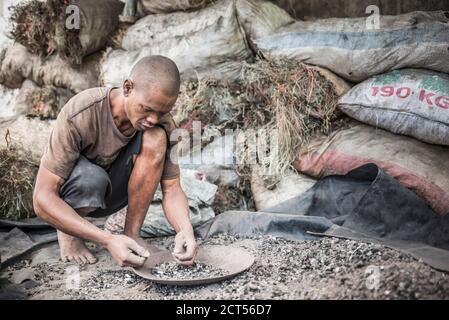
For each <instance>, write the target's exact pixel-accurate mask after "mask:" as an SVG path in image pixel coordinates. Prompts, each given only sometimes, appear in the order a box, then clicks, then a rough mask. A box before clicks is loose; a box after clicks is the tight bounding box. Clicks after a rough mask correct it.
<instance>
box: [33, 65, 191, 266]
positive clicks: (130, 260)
mask: <svg viewBox="0 0 449 320" xmlns="http://www.w3.org/2000/svg"><path fill="white" fill-rule="evenodd" d="M179 87H180V76H179V71H178V68H177V67H176V65H175V63H174V62H173V61H172V60H170V59H168V58H165V57H162V56H150V57H145V58H143V59H142V60H140V61H139V62H138V63H137V64H136V65H135V66H134V67H133V69H132V71H131V74H130V77H129V78H128V79H127V80H125V81H124V83H123V85H122V88H94V89H89V90H86V91H84V92H81V93H80V94H78V95H76V96H75V97H74V98H72V99H71V100H70V101H69V102H68V103H67V105H65V106H64V108H63V109H62V110H61V112H60V114H59V115H58V118H57V120H56V123H55V126H54V128H53V131H52V134H51V136H50V139H49V143H48V146H47V148H46V151H45V153H44V155H43V157H42V159H41V165H40V168H39V172H38V175H37V178H36V184H35V189H34V196H33V201H34V210H35V211H36V214H37V215H38V216H39V217H41V218H42V219H44V220H45V221H47V222H48V223H49V224H51V225H52V226H54V227H55V228H56V229H58V241H59V247H60V251H61V258H62V259H63V261H71V262H78V263H80V264H84V263H95V262H96V258H95V257H94V256H93V254H92V253H91V252H90V251H89V250H88V249H87V247H86V246H85V244H84V241H83V240H87V241H91V242H94V243H96V244H98V245H100V246H103V247H105V248H106V249H107V250H108V251H109V252H110V254H111V255H112V257H113V258H114V259H115V260H116V261H117V263H118V264H119V265H121V266H133V267H138V266H141V265H143V263H144V262H145V260H146V258H148V257H149V255H150V251H151V250H150V247H149V246H148V245H147V244H146V243H145V241H144V240H143V239H141V238H140V236H139V233H140V229H141V227H142V224H143V221H144V219H145V215H146V213H147V211H148V208H149V205H150V202H151V201H152V199H153V195H154V193H155V191H156V189H157V187H158V185H159V183H161V188H162V192H163V208H164V212H165V215H166V217H167V219H168V221H169V222H170V224H171V225H172V226H173V228H174V229H175V230H176V232H177V235H176V237H175V250H174V254H173V255H174V257H175V259H177V261H178V262H179V263H181V264H185V265H190V264H193V262H194V259H195V254H196V249H197V246H196V242H195V238H194V234H193V228H192V225H191V222H190V219H189V209H188V202H187V197H186V195H185V193H184V192H183V191H182V189H181V186H180V178H179V167H178V165H177V164H176V161H174V159H171V158H170V155H171V154H175V153H176V152H172V149H174V148H175V147H176V146H175V145H172V144H170V141H169V139H168V136H169V134H170V132H171V131H172V130H173V129H174V128H175V124H174V122H173V119H172V118H171V116H170V114H169V112H170V111H171V109H172V107H173V105H174V104H175V102H176V99H177V96H178V93H179ZM173 151H175V150H173ZM126 205H128V209H127V210H128V211H127V216H126V222H125V229H124V235H112V234H110V233H108V232H106V231H104V230H101V229H99V228H97V227H96V226H95V225H93V224H92V223H90V222H89V221H87V220H86V219H84V217H86V216H87V215H89V214H90V215H92V216H106V215H110V214H112V213H114V212H116V211H118V210H120V209H121V208H123V207H125V206H126Z"/></svg>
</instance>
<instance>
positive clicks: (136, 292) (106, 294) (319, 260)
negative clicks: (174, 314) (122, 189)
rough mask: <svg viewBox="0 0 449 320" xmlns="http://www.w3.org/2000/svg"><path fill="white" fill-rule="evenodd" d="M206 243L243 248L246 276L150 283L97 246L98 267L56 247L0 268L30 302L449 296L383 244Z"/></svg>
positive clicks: (441, 280)
mask: <svg viewBox="0 0 449 320" xmlns="http://www.w3.org/2000/svg"><path fill="white" fill-rule="evenodd" d="M151 243H152V244H155V245H158V246H159V247H161V248H165V249H169V250H172V249H173V237H169V238H161V239H153V240H151ZM203 243H204V244H216V245H232V246H237V247H241V248H244V249H246V250H248V251H249V252H251V253H252V254H253V255H254V256H255V258H256V261H255V263H254V265H253V266H252V267H251V268H250V269H249V270H248V271H246V272H244V273H242V274H240V275H238V276H236V277H235V278H233V279H230V280H226V281H223V282H220V283H216V284H211V285H206V286H197V287H176V286H167V285H158V284H155V283H152V282H150V281H148V280H146V279H143V278H141V277H139V276H137V275H135V274H134V272H133V271H132V270H131V269H122V268H120V267H118V266H117V265H116V264H115V263H114V261H113V260H112V258H111V257H110V256H109V254H108V253H107V252H106V251H105V250H104V249H99V248H97V247H95V246H93V245H90V248H91V249H93V251H94V253H95V255H96V256H97V257H98V260H99V261H98V262H97V264H94V265H85V266H80V267H78V266H76V265H70V264H65V263H62V262H61V261H59V259H58V254H59V250H58V247H57V245H56V244H53V245H51V246H49V247H46V248H44V249H41V250H40V251H39V252H36V253H35V254H33V256H32V257H30V259H29V260H26V261H22V262H20V263H18V264H16V265H13V266H11V267H9V268H7V269H6V270H3V273H2V277H3V278H5V277H7V278H8V279H9V280H10V281H12V280H15V281H16V282H18V281H21V280H22V278H31V279H32V280H28V281H24V282H23V284H22V286H25V287H27V288H28V289H26V294H27V295H28V299H448V298H449V281H448V280H449V275H448V274H447V273H441V272H438V271H436V270H433V269H432V268H430V267H429V266H427V265H425V264H423V263H422V262H420V261H417V260H415V259H414V258H412V257H409V256H407V255H405V254H402V253H400V252H397V251H394V250H391V249H388V248H385V247H382V246H380V245H375V244H367V243H362V242H357V241H352V240H342V239H334V238H323V239H321V240H318V241H308V242H294V241H288V240H284V239H279V238H273V237H251V238H243V237H235V236H230V235H220V236H217V237H214V238H211V239H208V240H206V241H204V242H203ZM78 270H79V273H78ZM24 274H25V275H26V277H24V276H23V275H24ZM78 276H79V278H78ZM77 283H79V286H78V287H77V286H76V284H77Z"/></svg>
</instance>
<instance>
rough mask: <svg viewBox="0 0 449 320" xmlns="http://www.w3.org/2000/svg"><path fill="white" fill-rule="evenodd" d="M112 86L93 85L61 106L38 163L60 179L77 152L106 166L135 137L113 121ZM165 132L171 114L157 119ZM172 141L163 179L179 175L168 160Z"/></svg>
mask: <svg viewBox="0 0 449 320" xmlns="http://www.w3.org/2000/svg"><path fill="white" fill-rule="evenodd" d="M110 90H111V88H93V89H88V90H85V91H83V92H81V93H79V94H78V95H76V96H75V97H73V98H72V99H71V100H70V101H69V102H68V103H67V104H66V105H65V106H64V107H63V108H62V110H61V112H60V113H59V115H58V118H57V120H56V123H55V126H54V128H53V130H52V132H51V135H50V138H49V142H48V145H47V148H46V150H45V152H44V155H43V157H42V159H41V164H42V165H43V166H44V167H45V168H47V169H48V170H50V171H51V172H52V173H54V174H56V175H58V176H59V177H61V178H63V179H65V180H66V179H67V178H68V177H69V176H70V173H71V172H72V169H73V167H74V166H75V164H76V162H77V160H78V158H79V156H80V154H82V155H84V156H85V157H86V158H87V159H89V160H90V161H91V162H93V163H95V164H97V165H99V166H101V167H102V168H104V169H105V170H108V169H109V168H110V166H111V164H112V163H113V162H114V161H115V159H116V158H117V156H118V155H119V153H120V150H121V149H122V148H123V147H125V146H126V145H127V144H128V143H129V142H130V141H131V140H132V138H133V137H134V135H135V134H136V133H134V135H133V136H131V137H127V136H125V135H123V134H122V133H121V132H120V130H119V129H118V128H117V126H116V125H115V123H114V120H113V117H112V112H111V108H110V103H109V92H110ZM159 123H160V124H161V125H162V126H163V127H164V129H165V130H166V132H167V134H168V136H170V134H171V132H172V131H173V130H174V129H175V128H176V125H175V122H174V121H173V118H172V116H171V115H170V114H167V115H165V116H164V117H162V119H161V120H160V122H159ZM175 147H176V145H175V143H171V144H170V145H169V148H168V150H167V153H166V160H165V167H164V172H163V174H162V179H163V180H167V179H173V178H176V177H178V176H179V166H178V165H177V164H174V163H173V162H172V161H170V157H169V155H170V154H171V148H175Z"/></svg>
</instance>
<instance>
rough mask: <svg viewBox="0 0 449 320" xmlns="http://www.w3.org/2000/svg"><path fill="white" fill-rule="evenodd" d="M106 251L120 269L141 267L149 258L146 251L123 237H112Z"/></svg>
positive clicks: (131, 240)
mask: <svg viewBox="0 0 449 320" xmlns="http://www.w3.org/2000/svg"><path fill="white" fill-rule="evenodd" d="M106 249H108V251H109V252H110V253H111V255H112V257H113V258H114V259H115V261H117V263H118V264H119V266H121V267H141V266H143V264H144V263H145V260H146V259H147V258H148V257H149V256H150V253H149V252H148V250H146V249H145V248H143V247H142V246H140V245H139V244H138V243H137V242H136V241H134V240H133V239H131V238H129V237H127V236H123V235H112V236H111V238H110V240H109V241H108V243H107V245H106Z"/></svg>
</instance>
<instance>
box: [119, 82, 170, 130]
mask: <svg viewBox="0 0 449 320" xmlns="http://www.w3.org/2000/svg"><path fill="white" fill-rule="evenodd" d="M141 91H142V92H140V91H137V90H135V89H133V90H131V91H130V92H129V94H128V97H127V98H126V101H125V112H126V115H127V117H128V119H129V121H130V122H131V124H132V126H133V127H134V128H135V129H136V130H139V131H141V130H147V129H150V128H152V127H154V126H155V125H156V124H158V123H159V121H160V119H161V118H162V117H163V116H164V115H166V114H168V113H169V112H170V111H171V109H172V108H173V105H174V104H175V102H176V99H177V97H176V96H175V97H167V96H165V95H164V94H163V93H162V92H161V90H159V89H158V88H152V89H151V88H150V89H149V90H147V91H145V90H141Z"/></svg>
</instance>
